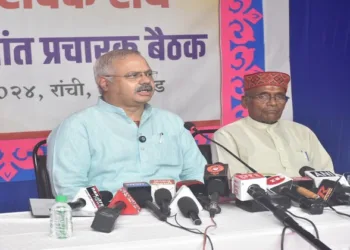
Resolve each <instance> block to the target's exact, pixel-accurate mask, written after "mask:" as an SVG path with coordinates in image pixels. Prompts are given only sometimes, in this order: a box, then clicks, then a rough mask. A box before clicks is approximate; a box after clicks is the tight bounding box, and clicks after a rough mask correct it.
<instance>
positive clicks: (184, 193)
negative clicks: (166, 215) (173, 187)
mask: <svg viewBox="0 0 350 250" xmlns="http://www.w3.org/2000/svg"><path fill="white" fill-rule="evenodd" d="M182 197H190V198H191V199H192V200H193V201H194V202H195V203H196V206H197V208H198V210H200V211H202V210H203V207H202V205H201V204H200V203H199V201H198V200H197V199H196V197H195V196H194V194H193V193H192V192H191V189H190V188H189V187H187V186H185V185H182V186H181V188H180V189H179V190H178V191H177V192H176V194H175V196H174V198H173V200H172V201H171V203H170V206H169V207H170V210H171V213H172V214H176V213H178V211H179V206H178V204H177V202H178V200H180V199H181V198H182Z"/></svg>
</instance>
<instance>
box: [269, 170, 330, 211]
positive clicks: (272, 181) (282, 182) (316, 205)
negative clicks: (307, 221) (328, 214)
mask: <svg viewBox="0 0 350 250" xmlns="http://www.w3.org/2000/svg"><path fill="white" fill-rule="evenodd" d="M267 187H268V189H269V190H270V191H271V192H273V193H276V194H281V195H285V196H287V197H289V198H290V199H292V200H293V201H295V202H297V203H299V206H300V208H301V209H303V210H305V211H306V212H308V213H309V214H322V213H323V202H320V201H319V200H314V199H308V198H306V197H305V196H307V194H308V192H310V191H308V190H306V189H304V188H302V187H298V186H295V185H293V181H292V178H289V177H287V176H284V175H282V174H278V175H276V176H272V177H270V178H268V179H267ZM297 190H299V192H297ZM303 193H305V194H306V195H305V194H303ZM310 193H311V192H310Z"/></svg>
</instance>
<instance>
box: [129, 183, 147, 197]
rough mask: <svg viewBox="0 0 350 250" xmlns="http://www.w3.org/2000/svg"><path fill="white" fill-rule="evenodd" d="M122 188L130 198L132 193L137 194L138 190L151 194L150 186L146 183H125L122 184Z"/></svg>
mask: <svg viewBox="0 0 350 250" xmlns="http://www.w3.org/2000/svg"><path fill="white" fill-rule="evenodd" d="M123 187H124V188H125V189H126V190H127V191H128V193H129V194H130V195H131V196H132V197H133V193H134V192H138V190H146V191H147V192H150V193H151V186H150V185H149V184H148V183H147V182H126V183H123Z"/></svg>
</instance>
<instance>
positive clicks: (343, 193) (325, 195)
mask: <svg viewBox="0 0 350 250" xmlns="http://www.w3.org/2000/svg"><path fill="white" fill-rule="evenodd" d="M347 189H349V187H343V186H342V185H341V184H340V183H339V182H336V181H332V180H323V181H322V182H321V184H320V186H319V188H318V190H317V195H319V196H320V197H321V198H322V199H323V200H324V201H325V202H326V204H327V205H330V206H337V205H350V194H349V190H347Z"/></svg>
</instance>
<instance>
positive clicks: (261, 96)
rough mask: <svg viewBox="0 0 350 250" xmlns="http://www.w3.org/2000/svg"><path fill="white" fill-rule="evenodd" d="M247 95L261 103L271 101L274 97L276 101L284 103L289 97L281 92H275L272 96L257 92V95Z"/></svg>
mask: <svg viewBox="0 0 350 250" xmlns="http://www.w3.org/2000/svg"><path fill="white" fill-rule="evenodd" d="M247 97H249V98H252V99H256V100H258V101H259V102H261V103H267V102H269V101H271V99H272V98H274V99H275V101H276V102H277V103H286V102H287V101H288V99H289V97H288V96H286V95H282V94H277V95H274V96H272V95H270V94H259V95H255V96H247Z"/></svg>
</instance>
